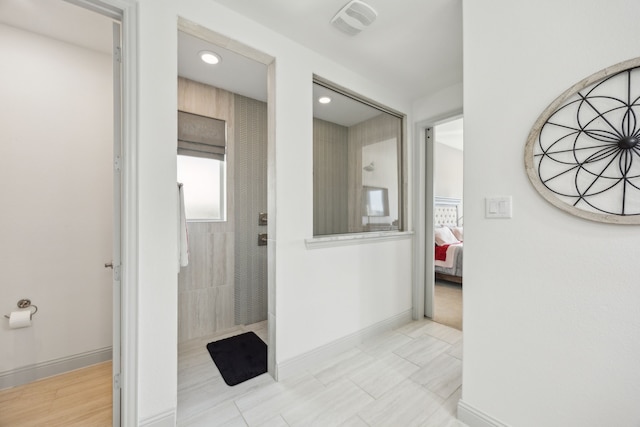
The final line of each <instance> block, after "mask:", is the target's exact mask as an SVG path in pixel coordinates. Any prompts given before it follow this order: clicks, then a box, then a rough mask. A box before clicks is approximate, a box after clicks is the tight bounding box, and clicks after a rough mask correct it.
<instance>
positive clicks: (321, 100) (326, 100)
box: [318, 96, 331, 104]
mask: <svg viewBox="0 0 640 427" xmlns="http://www.w3.org/2000/svg"><path fill="white" fill-rule="evenodd" d="M318 102H319V103H320V104H328V103H330V102H331V98H329V97H328V96H321V97H320V98H318Z"/></svg>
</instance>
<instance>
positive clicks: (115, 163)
mask: <svg viewBox="0 0 640 427" xmlns="http://www.w3.org/2000/svg"><path fill="white" fill-rule="evenodd" d="M113 168H114V169H115V170H116V171H117V172H120V156H116V158H115V159H114V160H113Z"/></svg>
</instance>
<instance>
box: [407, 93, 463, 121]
mask: <svg viewBox="0 0 640 427" xmlns="http://www.w3.org/2000/svg"><path fill="white" fill-rule="evenodd" d="M462 93H463V91H462V83H460V84H455V85H452V86H449V87H446V88H443V89H442V90H440V91H438V92H436V93H434V94H432V95H430V96H427V97H425V98H420V99H417V100H415V101H414V102H413V115H414V117H415V121H416V122H421V121H423V120H433V119H438V120H439V119H443V118H450V117H451V114H452V113H454V114H460V111H461V110H462Z"/></svg>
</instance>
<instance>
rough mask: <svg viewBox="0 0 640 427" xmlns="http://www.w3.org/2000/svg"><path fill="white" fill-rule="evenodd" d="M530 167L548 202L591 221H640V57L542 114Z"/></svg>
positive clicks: (587, 82)
mask: <svg viewBox="0 0 640 427" xmlns="http://www.w3.org/2000/svg"><path fill="white" fill-rule="evenodd" d="M525 167H526V170H527V174H528V175H529V179H530V180H531V182H532V183H533V186H534V187H535V188H536V190H537V191H538V192H539V193H540V194H541V195H542V196H543V197H544V198H545V199H546V200H547V201H549V202H550V203H552V204H553V205H555V206H556V207H558V208H560V209H562V210H564V211H566V212H569V213H571V214H573V215H576V216H579V217H582V218H586V219H589V220H593V221H599V222H608V223H616V224H640V58H637V59H633V60H630V61H626V62H623V63H620V64H617V65H614V66H612V67H609V68H606V69H604V70H602V71H600V72H598V73H595V74H593V75H592V76H590V77H587V78H586V79H584V80H582V81H581V82H579V83H577V84H575V85H574V86H573V87H571V88H570V89H568V90H567V91H565V92H564V93H563V94H562V95H560V96H559V97H558V98H557V99H556V100H555V101H554V102H553V103H552V104H551V105H549V107H547V109H546V110H544V112H543V113H542V115H541V116H540V117H539V118H538V120H537V121H536V123H535V125H534V126H533V128H532V129H531V132H530V133H529V137H528V139H527V145H526V147H525Z"/></svg>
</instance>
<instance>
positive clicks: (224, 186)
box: [176, 154, 228, 222]
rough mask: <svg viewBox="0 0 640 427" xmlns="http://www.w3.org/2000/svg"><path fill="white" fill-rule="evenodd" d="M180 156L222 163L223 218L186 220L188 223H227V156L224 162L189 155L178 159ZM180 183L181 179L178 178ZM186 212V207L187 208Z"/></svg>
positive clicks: (220, 181) (221, 202)
mask: <svg viewBox="0 0 640 427" xmlns="http://www.w3.org/2000/svg"><path fill="white" fill-rule="evenodd" d="M180 156H184V157H193V158H195V159H204V160H211V161H217V162H220V167H219V169H220V177H219V184H220V214H221V218H186V221H187V222H227V217H228V215H227V157H226V156H225V158H224V160H219V159H214V158H209V157H199V156H191V155H189V154H178V155H177V156H176V158H179V157H180ZM178 182H180V179H179V178H178ZM185 211H186V207H185Z"/></svg>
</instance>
